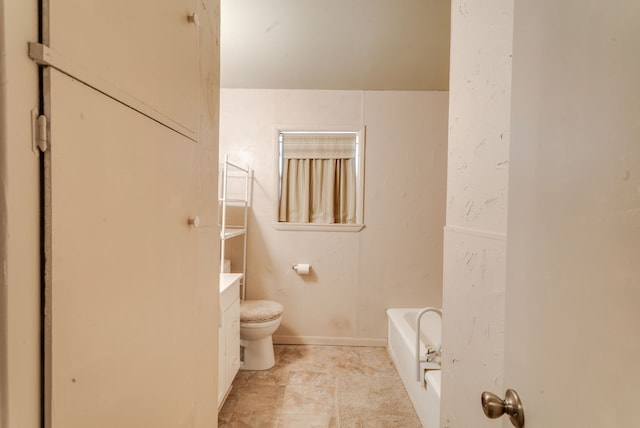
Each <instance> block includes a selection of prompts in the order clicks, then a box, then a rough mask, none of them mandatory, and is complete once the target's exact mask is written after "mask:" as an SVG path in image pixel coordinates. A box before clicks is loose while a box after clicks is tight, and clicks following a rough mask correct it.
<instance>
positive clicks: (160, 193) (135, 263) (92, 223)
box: [45, 70, 215, 428]
mask: <svg viewBox="0 0 640 428" xmlns="http://www.w3.org/2000/svg"><path fill="white" fill-rule="evenodd" d="M45 87H48V88H49V93H48V96H47V97H46V98H45V100H46V108H47V110H48V111H47V115H48V117H50V119H51V130H50V135H51V149H50V151H49V152H47V158H46V162H47V168H48V171H49V173H48V180H47V191H48V192H49V198H48V201H49V216H48V224H49V228H48V242H49V243H50V244H49V254H48V257H47V262H48V267H47V269H48V281H47V296H46V298H47V299H46V302H47V308H46V313H47V316H48V318H47V322H46V324H47V337H46V348H47V353H46V358H47V361H46V366H47V369H48V372H47V385H46V392H47V395H48V397H49V399H50V400H51V409H50V412H51V413H50V415H48V418H49V421H50V424H51V426H52V427H61V428H62V427H64V428H73V427H88V426H91V427H154V428H157V427H172V428H173V427H181V426H191V425H189V423H188V422H189V421H190V420H191V418H192V412H193V410H194V403H195V402H196V401H197V396H196V395H197V391H199V388H200V385H199V383H198V382H199V381H198V379H197V376H196V369H197V368H198V366H200V365H202V361H196V358H199V356H200V354H199V353H198V350H199V349H202V347H203V346H208V344H202V343H199V342H202V341H203V338H202V337H201V336H202V334H201V333H202V328H201V326H200V325H199V324H198V321H199V320H200V321H201V319H200V318H199V315H198V311H195V310H194V309H195V308H199V307H201V306H202V303H201V302H199V297H201V296H199V295H198V292H199V291H198V289H197V287H195V286H194V285H195V284H197V283H198V282H197V281H198V280H199V279H198V273H197V260H196V256H195V255H196V254H197V251H198V246H201V245H202V243H200V242H198V239H197V233H196V229H194V228H193V227H191V226H189V224H188V219H189V217H190V216H193V215H196V214H197V209H198V180H197V177H198V176H197V173H196V171H197V170H198V168H197V146H198V144H196V143H194V142H193V141H191V140H189V139H187V138H184V137H182V136H180V135H179V134H177V133H175V132H173V131H171V130H169V129H167V128H165V127H163V126H160V125H159V124H157V123H156V122H154V121H152V120H150V119H148V118H146V117H144V116H142V115H140V114H138V113H136V112H135V111H133V110H131V109H129V108H128V107H126V106H124V105H122V104H120V103H118V102H116V101H114V100H112V99H111V98H109V97H106V96H104V95H102V94H100V93H98V92H96V91H94V90H92V89H90V88H88V87H86V86H85V85H83V84H82V83H79V82H78V81H75V80H73V79H71V78H69V77H68V76H66V75H64V74H61V73H59V72H57V71H55V70H48V71H47V72H46V82H45ZM214 244H215V243H214ZM198 334H200V336H198ZM211 340H212V341H213V340H215V338H214V337H211ZM214 364H215V362H214V361H212V362H211V365H212V367H214ZM211 371H213V369H212V370H211ZM214 396H215V395H214ZM212 406H215V403H212Z"/></svg>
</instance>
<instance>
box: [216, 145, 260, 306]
mask: <svg viewBox="0 0 640 428" xmlns="http://www.w3.org/2000/svg"><path fill="white" fill-rule="evenodd" d="M220 175H221V176H220V179H219V188H218V203H219V206H220V212H219V219H220V272H223V271H224V260H225V251H226V246H227V245H226V244H227V240H229V239H238V238H239V237H242V240H243V242H242V278H241V279H240V298H241V299H242V300H244V298H245V283H246V273H247V220H248V212H249V192H250V183H251V179H252V176H253V173H252V171H251V170H249V169H248V168H243V167H241V166H239V165H236V164H234V163H231V162H229V156H228V155H225V157H224V162H222V163H221V164H220ZM238 184H239V186H238ZM238 187H240V189H239V188H238ZM232 207H239V208H240V210H242V213H241V215H240V217H241V218H242V219H243V221H242V222H241V223H240V224H233V225H229V224H228V221H229V217H228V214H229V213H228V210H229V208H232Z"/></svg>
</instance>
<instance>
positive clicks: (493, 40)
mask: <svg viewBox="0 0 640 428" xmlns="http://www.w3.org/2000/svg"><path fill="white" fill-rule="evenodd" d="M512 23H513V2H512V1H508V2H504V1H498V0H485V1H480V2H468V1H464V0H454V1H453V4H452V24H451V29H452V32H451V75H450V104H449V159H448V176H447V226H446V228H445V245H444V290H443V306H444V307H443V312H444V315H443V317H444V318H443V380H442V412H441V424H442V426H444V427H458V428H466V427H474V428H479V427H484V426H487V427H489V426H494V425H495V422H491V421H489V420H488V419H486V418H485V417H484V416H483V415H482V410H481V407H480V393H481V392H482V391H483V390H487V389H488V390H495V391H497V392H499V393H501V392H502V391H501V390H502V370H503V349H504V293H505V269H506V261H505V259H506V226H507V196H508V195H507V187H508V178H509V177H508V173H509V171H508V164H509V142H510V122H509V121H510V98H511V51H512V49H511V48H512V38H511V34H512Z"/></svg>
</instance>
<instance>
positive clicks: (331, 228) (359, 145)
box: [273, 125, 366, 232]
mask: <svg viewBox="0 0 640 428" xmlns="http://www.w3.org/2000/svg"><path fill="white" fill-rule="evenodd" d="M287 132H289V133H293V132H298V133H309V134H314V133H339V132H348V133H355V134H356V222H355V224H340V223H294V222H284V221H279V220H278V210H279V205H280V194H281V188H282V182H281V180H282V158H281V140H280V134H282V133H287ZM274 141H275V159H276V167H275V172H276V173H275V175H276V179H275V183H276V184H275V185H276V189H275V190H276V191H275V195H276V201H275V204H274V211H273V212H274V222H273V227H274V228H275V229H276V230H282V231H306V232H310V231H317V232H359V231H360V230H362V229H363V228H364V227H365V223H364V181H365V168H364V165H365V147H366V127H365V126H364V125H354V126H345V125H339V126H318V125H313V126H306V125H295V126H274Z"/></svg>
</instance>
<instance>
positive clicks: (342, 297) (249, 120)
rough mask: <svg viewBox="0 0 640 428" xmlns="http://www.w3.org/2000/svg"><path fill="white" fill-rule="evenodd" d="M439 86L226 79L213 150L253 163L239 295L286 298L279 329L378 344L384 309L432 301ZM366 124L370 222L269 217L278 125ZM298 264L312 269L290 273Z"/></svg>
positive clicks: (437, 265) (293, 338)
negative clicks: (350, 227)
mask: <svg viewBox="0 0 640 428" xmlns="http://www.w3.org/2000/svg"><path fill="white" fill-rule="evenodd" d="M447 97H448V94H447V93H446V92H392V91H389V92H370V91H365V92H362V91H309V90H246V89H222V91H221V112H220V114H221V116H220V154H221V156H223V155H224V154H229V155H230V158H231V160H232V161H235V162H238V163H241V164H247V165H249V167H250V168H252V169H253V170H254V174H255V180H254V186H253V206H252V209H251V211H250V216H249V235H248V262H247V265H248V266H247V296H248V298H252V299H256V298H267V299H272V300H276V301H279V302H281V303H282V304H283V305H284V307H285V314H284V319H283V322H282V325H281V327H280V329H279V331H278V332H276V335H275V340H276V341H282V342H308V343H354V344H364V343H373V344H384V343H385V338H386V318H385V312H384V311H385V309H386V308H388V307H416V306H424V305H433V306H440V304H441V293H442V227H443V225H444V201H445V175H446V172H445V169H446V144H447V142H446V132H447V128H446V125H447ZM298 124H299V125H301V126H304V125H308V126H327V125H355V126H360V125H361V124H364V125H365V126H366V160H365V162H366V166H365V170H366V179H365V203H364V204H365V213H364V221H365V224H366V228H365V229H364V230H362V231H361V232H359V233H347V232H300V231H296V232H291V231H278V230H275V229H274V227H273V222H274V220H275V207H276V198H277V192H276V181H277V159H276V157H277V152H276V141H275V135H274V126H275V125H298ZM295 263H311V264H312V265H313V274H312V275H309V276H308V277H302V276H298V275H296V273H295V272H293V271H292V270H291V265H293V264H295Z"/></svg>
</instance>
